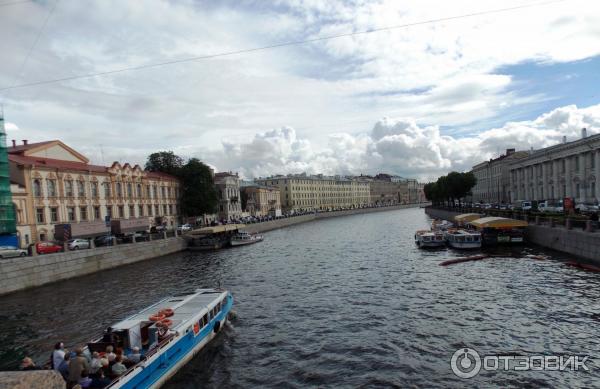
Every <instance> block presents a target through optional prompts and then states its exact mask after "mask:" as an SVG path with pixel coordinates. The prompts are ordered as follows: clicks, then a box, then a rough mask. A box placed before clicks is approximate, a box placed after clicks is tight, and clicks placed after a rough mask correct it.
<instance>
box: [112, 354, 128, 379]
mask: <svg viewBox="0 0 600 389" xmlns="http://www.w3.org/2000/svg"><path fill="white" fill-rule="evenodd" d="M126 371H127V368H126V367H125V365H124V364H123V360H122V358H121V357H120V356H118V357H117V358H116V359H115V364H114V365H113V366H112V373H113V374H114V375H116V376H120V375H121V374H123V373H125V372H126Z"/></svg>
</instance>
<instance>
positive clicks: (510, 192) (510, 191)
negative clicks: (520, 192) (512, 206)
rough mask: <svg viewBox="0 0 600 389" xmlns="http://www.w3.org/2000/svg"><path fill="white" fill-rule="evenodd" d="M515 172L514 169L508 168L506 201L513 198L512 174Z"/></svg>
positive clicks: (511, 200)
mask: <svg viewBox="0 0 600 389" xmlns="http://www.w3.org/2000/svg"><path fill="white" fill-rule="evenodd" d="M515 174H517V171H516V170H509V171H508V202H509V203H512V202H513V200H516V199H514V198H513V197H514V193H515V178H514V175H515Z"/></svg>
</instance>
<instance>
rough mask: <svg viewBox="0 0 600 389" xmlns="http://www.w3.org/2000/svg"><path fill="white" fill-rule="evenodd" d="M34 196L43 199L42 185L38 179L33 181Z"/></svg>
mask: <svg viewBox="0 0 600 389" xmlns="http://www.w3.org/2000/svg"><path fill="white" fill-rule="evenodd" d="M33 195H34V196H35V197H42V183H41V182H40V180H38V179H37V178H36V179H35V180H33Z"/></svg>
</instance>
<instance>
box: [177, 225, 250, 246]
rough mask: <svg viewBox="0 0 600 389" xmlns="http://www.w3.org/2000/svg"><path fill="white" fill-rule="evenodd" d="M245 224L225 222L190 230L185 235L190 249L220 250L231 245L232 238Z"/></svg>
mask: <svg viewBox="0 0 600 389" xmlns="http://www.w3.org/2000/svg"><path fill="white" fill-rule="evenodd" d="M243 227H244V224H224V225H220V226H212V227H204V228H200V229H197V230H193V231H190V232H188V233H187V234H185V235H184V236H183V238H184V239H185V240H186V242H187V248H188V250H192V251H206V250H218V249H220V248H223V247H225V246H227V245H229V243H230V241H231V238H232V237H233V236H234V235H236V234H237V233H238V231H239V230H240V228H243Z"/></svg>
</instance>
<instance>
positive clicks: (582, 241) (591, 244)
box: [425, 207, 600, 264]
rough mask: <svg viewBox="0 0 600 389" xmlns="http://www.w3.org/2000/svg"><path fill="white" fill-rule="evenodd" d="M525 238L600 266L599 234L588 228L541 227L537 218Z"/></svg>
mask: <svg viewBox="0 0 600 389" xmlns="http://www.w3.org/2000/svg"><path fill="white" fill-rule="evenodd" d="M425 213H427V214H428V215H429V216H430V217H433V218H438V219H444V220H450V221H453V220H454V216H456V215H460V214H461V213H463V212H453V211H449V210H445V209H434V208H431V207H428V208H426V209H425ZM588 224H589V223H588ZM525 238H526V240H527V241H528V242H531V243H534V244H537V245H539V246H543V247H547V248H549V249H552V250H556V251H560V252H563V253H566V254H571V255H575V256H577V257H581V258H584V259H587V260H589V261H591V262H594V263H596V264H600V232H593V230H592V229H591V228H590V227H587V228H586V229H573V228H572V225H571V224H570V223H566V226H560V225H556V224H554V223H548V224H546V225H542V224H541V221H540V218H539V217H538V218H533V219H532V220H530V221H529V226H528V227H527V230H526V234H525Z"/></svg>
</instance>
